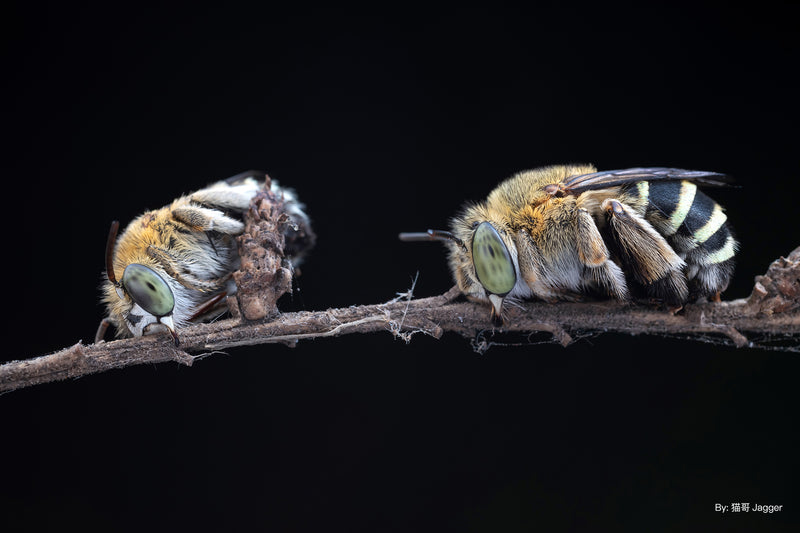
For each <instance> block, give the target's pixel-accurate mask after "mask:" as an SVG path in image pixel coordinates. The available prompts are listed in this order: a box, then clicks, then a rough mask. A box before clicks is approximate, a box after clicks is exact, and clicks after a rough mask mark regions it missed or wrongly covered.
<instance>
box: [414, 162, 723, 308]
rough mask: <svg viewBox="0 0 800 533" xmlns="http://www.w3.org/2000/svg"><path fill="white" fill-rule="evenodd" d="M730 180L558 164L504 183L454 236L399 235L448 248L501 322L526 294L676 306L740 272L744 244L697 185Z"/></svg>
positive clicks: (460, 280)
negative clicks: (509, 304) (737, 260)
mask: <svg viewBox="0 0 800 533" xmlns="http://www.w3.org/2000/svg"><path fill="white" fill-rule="evenodd" d="M724 180H725V176H723V175H722V174H717V173H713V172H702V171H693V170H682V169H675V168H631V169H627V170H612V171H606V172H598V171H597V170H596V169H595V168H594V167H592V166H588V165H586V166H583V165H575V166H561V165H559V166H549V167H544V168H539V169H535V170H529V171H525V172H520V173H519V174H516V175H514V176H512V177H511V178H509V179H507V180H505V181H503V182H502V183H500V185H498V186H497V188H495V189H494V190H493V191H492V192H491V193H490V194H489V197H488V199H487V200H486V201H485V202H481V203H477V204H474V205H468V206H466V207H465V208H464V209H463V211H462V212H461V214H459V215H458V216H456V217H455V218H454V219H452V221H451V230H452V231H443V230H428V231H427V233H401V234H400V239H401V240H405V241H418V240H439V241H444V242H445V243H446V244H447V246H448V248H449V253H450V257H449V261H450V269H451V270H452V273H453V277H454V278H455V281H456V283H457V284H458V287H459V288H460V289H461V291H462V292H463V293H464V294H465V295H466V296H467V297H468V298H470V299H473V300H477V301H487V300H488V301H489V302H490V303H491V305H492V313H491V315H492V319H493V321H494V322H495V323H498V324H500V323H502V318H501V313H502V310H503V303H504V302H505V301H506V300H507V299H508V300H510V301H513V300H516V299H520V298H528V297H536V298H539V299H542V300H545V301H548V302H555V301H558V300H571V301H575V300H578V299H580V298H581V296H582V295H584V294H598V295H601V296H605V297H611V298H615V299H618V300H628V299H630V298H632V297H635V298H646V299H649V300H651V301H656V302H661V303H663V304H665V305H667V306H669V307H671V308H673V309H676V308H680V307H681V306H683V305H684V304H685V303H687V302H689V301H695V300H698V299H701V298H710V299H713V300H717V301H718V300H719V295H720V293H721V292H722V291H724V290H725V289H726V288H727V286H728V283H729V281H730V279H731V276H732V275H733V256H734V255H735V253H736V251H737V249H738V243H737V242H736V240H735V239H734V237H733V234H732V232H731V230H730V228H729V227H728V224H727V217H726V215H725V213H724V211H723V209H722V207H721V206H720V205H719V204H718V203H716V202H715V201H714V200H712V199H711V198H709V197H708V196H706V195H705V194H704V193H703V192H701V191H700V190H699V189H698V187H697V186H698V184H699V185H716V186H719V185H725V184H726V183H725V181H724Z"/></svg>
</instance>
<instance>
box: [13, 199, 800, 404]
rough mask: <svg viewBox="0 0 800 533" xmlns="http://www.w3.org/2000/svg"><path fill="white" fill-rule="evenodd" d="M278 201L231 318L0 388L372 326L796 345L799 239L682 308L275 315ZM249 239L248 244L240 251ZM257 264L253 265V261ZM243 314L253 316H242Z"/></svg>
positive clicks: (257, 222) (424, 306) (16, 378)
mask: <svg viewBox="0 0 800 533" xmlns="http://www.w3.org/2000/svg"><path fill="white" fill-rule="evenodd" d="M280 201H281V200H280V199H279V198H276V197H275V196H274V195H271V196H270V195H261V196H259V197H257V198H256V199H255V200H254V204H253V208H252V209H251V210H250V213H248V215H247V218H248V219H249V220H248V230H247V233H246V236H245V237H244V238H243V239H242V242H240V250H241V251H242V254H243V256H244V255H245V254H246V253H250V252H252V253H254V254H255V255H254V257H260V258H261V260H260V262H253V261H249V260H245V261H243V265H244V267H243V272H239V273H237V274H236V276H237V280H255V279H256V277H258V276H260V279H261V281H259V282H258V283H251V284H250V285H247V284H246V283H240V284H239V293H238V295H237V297H231V298H229V307H230V308H231V314H232V315H233V318H231V319H227V320H222V321H218V322H215V323H212V324H198V325H195V326H192V327H189V328H185V329H182V330H181V332H180V334H181V347H180V349H179V348H176V347H175V346H174V345H173V343H172V342H171V339H169V338H167V337H164V336H158V335H156V336H146V337H139V338H133V339H124V340H118V341H114V342H100V343H96V344H90V345H84V344H81V343H78V344H75V345H74V346H71V347H69V348H66V349H64V350H61V351H59V352H56V353H53V354H50V355H45V356H41V357H35V358H32V359H25V360H21V361H12V362H10V363H6V364H4V365H2V366H0V392H7V391H11V390H15V389H19V388H23V387H28V386H31V385H35V384H39V383H47V382H51V381H57V380H62V379H67V378H75V377H80V376H85V375H88V374H93V373H97V372H103V371H106V370H111V369H114V368H123V367H126V366H132V365H137V364H142V363H161V362H166V361H176V362H178V363H181V364H185V365H189V366H190V365H191V364H192V363H193V362H194V361H195V360H197V359H199V358H202V357H204V356H206V355H208V354H209V353H211V352H213V351H217V350H222V349H227V348H231V347H234V346H246V345H256V344H267V343H283V344H288V345H290V346H293V345H294V344H296V343H297V342H298V341H300V340H308V339H315V338H320V337H335V336H339V335H346V334H350V333H371V332H376V331H389V332H391V333H392V334H393V335H395V336H396V337H400V338H402V339H404V340H405V341H406V342H409V341H410V339H411V336H412V335H413V334H416V333H424V334H426V335H430V336H432V337H435V338H437V339H438V338H440V337H441V336H442V334H443V333H444V332H445V331H449V332H454V333H458V334H461V335H463V336H465V337H467V338H472V339H476V338H485V333H486V332H487V331H488V332H492V333H494V332H495V331H499V332H520V333H525V334H530V333H532V332H545V333H549V334H550V335H552V339H553V341H555V342H558V343H560V344H562V345H564V346H566V345H568V344H570V343H571V342H573V336H574V335H576V334H579V335H584V334H586V333H601V332H619V333H628V334H632V335H638V334H655V335H680V336H682V337H685V338H687V339H695V340H708V339H709V338H710V337H711V336H716V337H715V338H717V337H719V336H722V338H726V339H728V342H727V343H728V344H733V345H734V346H737V347H740V348H743V347H763V346H762V345H758V344H756V343H754V342H752V341H751V340H750V338H749V337H748V336H753V335H755V336H767V337H770V338H783V339H789V341H790V343H791V346H789V347H788V350H791V351H800V247H798V248H796V249H795V250H794V251H793V252H792V253H791V254H789V256H788V257H786V258H780V259H778V260H776V261H774V262H773V263H772V264H771V265H770V267H769V270H768V271H767V273H766V274H765V275H764V276H758V277H757V278H756V284H755V288H754V289H753V293H752V294H751V296H750V297H749V298H746V299H739V300H734V301H729V302H716V303H714V302H709V303H697V304H690V305H687V306H686V307H685V308H684V310H683V311H682V312H681V313H679V314H671V313H668V312H665V311H661V310H657V309H653V308H651V307H646V306H639V305H635V304H624V303H620V302H616V301H602V302H591V303H557V304H547V303H541V302H528V303H526V304H525V305H523V306H520V307H519V308H510V309H509V311H508V313H507V314H506V316H505V319H506V321H505V326H504V327H503V328H502V330H494V329H492V326H491V323H490V320H489V312H488V309H487V308H486V307H485V306H482V305H479V304H476V303H472V302H465V301H458V300H459V297H460V292H459V291H458V289H457V288H456V287H453V288H452V289H450V290H449V291H447V292H446V293H445V294H442V295H440V296H434V297H431V298H422V299H419V300H413V299H412V296H413V294H412V292H413V288H412V290H410V291H408V293H405V294H402V295H400V297H399V298H395V299H394V300H392V301H390V302H387V303H385V304H378V305H362V306H353V307H347V308H342V309H329V310H327V311H303V312H295V313H283V314H279V313H277V309H276V308H275V302H276V301H277V298H278V297H279V296H280V294H282V293H283V292H285V291H286V290H287V289H288V288H289V286H290V285H289V282H290V278H287V276H290V273H289V271H288V270H287V269H286V264H285V263H284V262H283V261H282V260H281V258H282V254H283V250H282V247H283V244H282V243H281V242H277V241H276V240H275V239H274V233H275V228H276V227H279V224H280V220H279V217H281V216H282V213H283V211H282V209H281V206H280V205H275V202H280ZM265 202H267V203H269V202H271V203H272V205H265ZM253 240H256V241H260V244H259V243H254V242H253ZM247 247H249V248H250V252H247V251H246V250H245V248H247ZM253 250H255V251H254V252H253ZM263 250H266V252H264V251H263ZM255 263H258V266H252V265H254V264H255ZM265 265H267V266H266V267H265ZM265 268H267V270H268V271H266V272H265V271H264V269H265ZM269 269H271V270H269ZM265 283H266V284H267V286H266V287H265V285H264V284H265ZM254 294H256V296H255V298H254ZM239 301H243V302H248V303H247V305H246V306H242V308H243V309H245V311H242V310H240V308H239V305H238V302H239ZM253 309H255V311H254V312H253V314H252V315H251V314H250V310H253ZM243 315H245V316H244V317H243ZM247 316H251V318H256V319H257V320H248V319H247V318H246V317H247ZM717 342H720V343H725V341H724V340H717ZM486 347H487V343H486V342H485V341H484V342H483V344H481V343H477V345H476V349H478V350H482V349H485V348H486ZM192 354H195V355H192Z"/></svg>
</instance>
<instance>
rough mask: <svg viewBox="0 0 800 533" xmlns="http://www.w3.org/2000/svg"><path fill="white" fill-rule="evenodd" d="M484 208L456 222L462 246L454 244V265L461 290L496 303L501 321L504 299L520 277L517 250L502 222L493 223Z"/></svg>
mask: <svg viewBox="0 0 800 533" xmlns="http://www.w3.org/2000/svg"><path fill="white" fill-rule="evenodd" d="M488 215H489V214H488V213H487V212H485V209H482V208H481V206H473V207H471V208H469V209H467V210H466V211H465V213H464V214H463V215H462V216H460V217H457V218H456V219H454V220H453V229H454V232H453V233H454V235H456V237H457V238H458V239H460V240H461V245H459V244H458V243H457V242H454V243H452V244H451V245H450V263H451V266H452V268H453V271H454V273H455V277H456V282H457V283H458V286H459V288H460V289H461V290H462V291H463V292H464V294H466V295H467V296H469V297H471V298H474V299H478V300H483V301H485V300H489V301H490V302H491V303H492V317H493V318H494V319H495V320H499V318H500V312H501V310H502V307H503V300H504V299H505V297H506V296H507V295H508V294H509V293H510V292H511V291H512V290H513V289H514V287H515V286H516V284H517V279H518V278H519V267H518V260H517V247H516V245H515V244H514V240H513V238H512V235H510V234H509V233H508V232H507V231H506V229H505V228H506V226H505V225H504V224H503V223H502V221H501V220H491V219H490V217H489V216H488Z"/></svg>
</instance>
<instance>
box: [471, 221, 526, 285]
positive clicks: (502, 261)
mask: <svg viewBox="0 0 800 533" xmlns="http://www.w3.org/2000/svg"><path fill="white" fill-rule="evenodd" d="M472 262H473V264H474V265H475V273H476V274H477V275H478V281H480V282H481V285H483V288H484V289H486V290H487V291H489V292H490V293H492V294H498V295H500V296H503V295H505V294H508V293H509V292H511V289H513V288H514V285H515V284H516V283H517V271H516V269H515V268H514V262H513V261H512V260H511V254H510V253H508V248H507V247H506V245H505V243H504V242H503V240H502V239H501V238H500V234H499V233H497V230H496V229H494V226H492V225H491V224H490V223H489V222H482V223H481V225H480V226H478V229H476V230H475V235H473V237H472Z"/></svg>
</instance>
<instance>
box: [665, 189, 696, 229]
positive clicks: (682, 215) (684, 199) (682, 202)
mask: <svg viewBox="0 0 800 533" xmlns="http://www.w3.org/2000/svg"><path fill="white" fill-rule="evenodd" d="M696 192H697V186H696V185H695V184H694V183H691V182H689V181H682V182H681V192H680V196H679V197H678V204H677V205H676V206H675V210H674V211H672V214H671V215H670V217H669V223H670V226H671V227H672V231H671V232H670V233H669V235H672V234H674V233H675V232H676V231H678V228H680V227H681V224H683V221H684V220H686V216H687V215H688V214H689V211H690V210H691V209H692V203H693V202H694V195H695V193H696Z"/></svg>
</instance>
